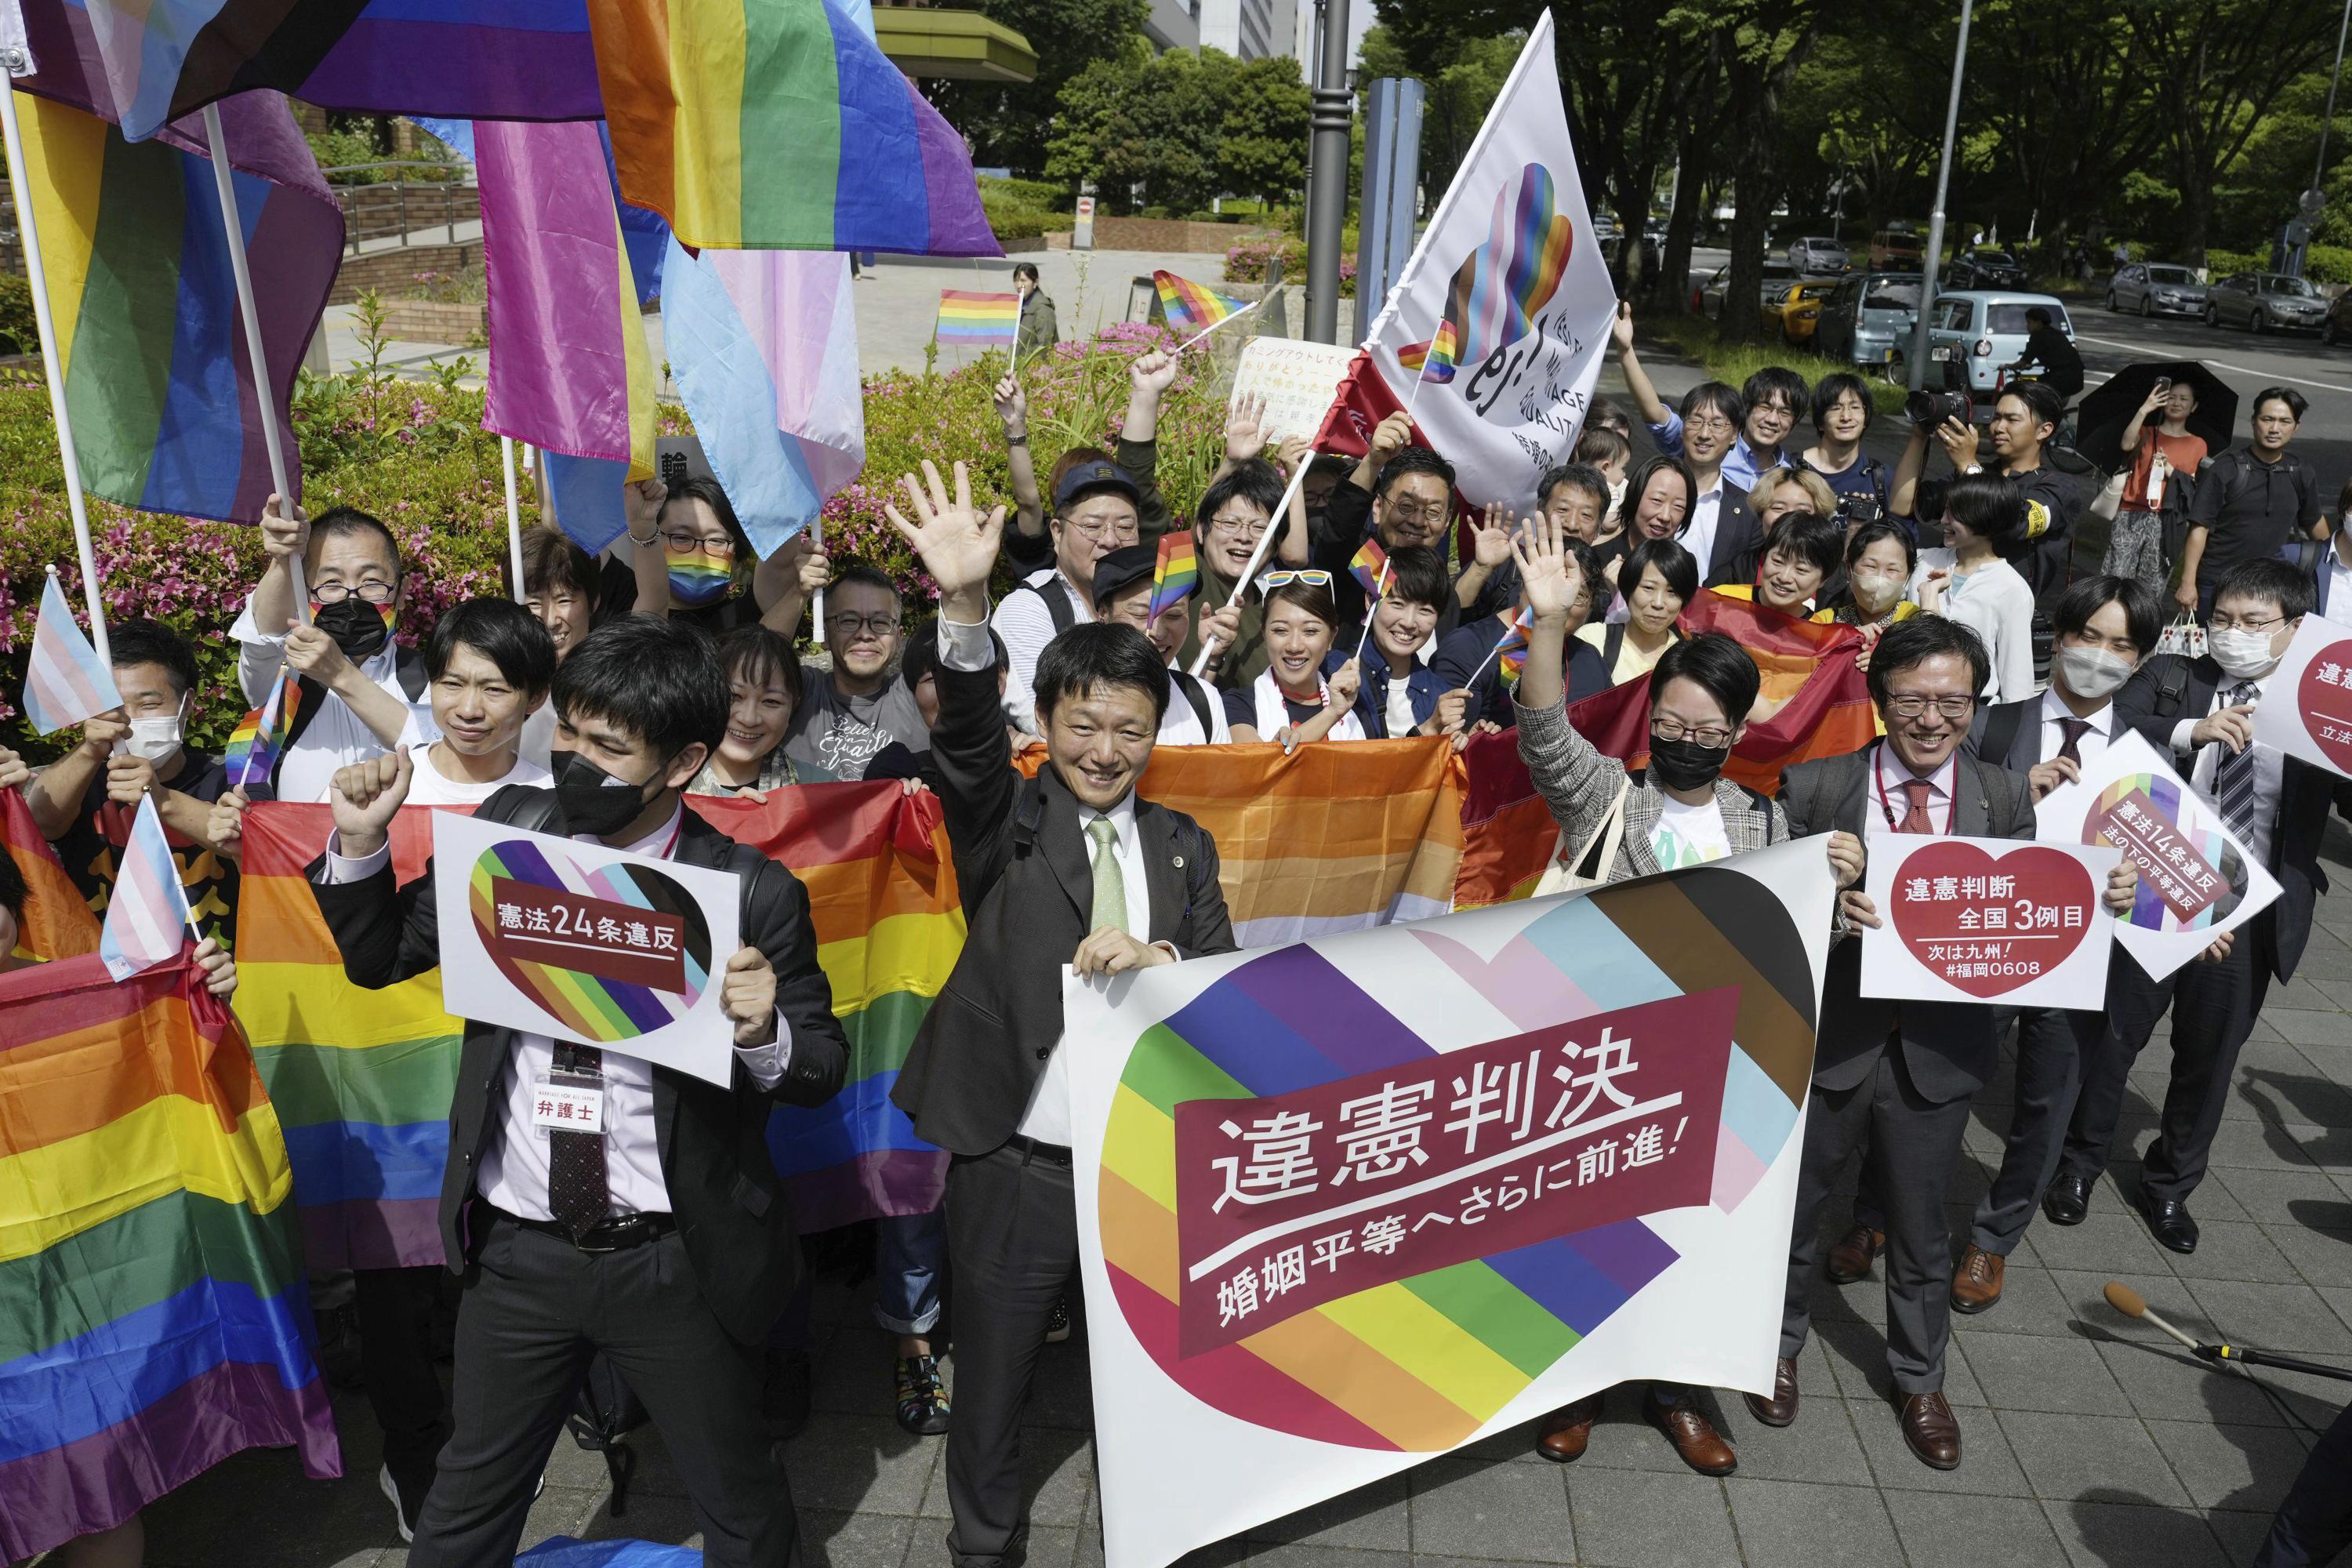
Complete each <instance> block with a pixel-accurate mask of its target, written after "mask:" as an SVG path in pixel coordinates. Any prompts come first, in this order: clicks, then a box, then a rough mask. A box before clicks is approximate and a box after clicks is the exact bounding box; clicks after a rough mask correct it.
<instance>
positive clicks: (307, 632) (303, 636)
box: [286, 620, 352, 687]
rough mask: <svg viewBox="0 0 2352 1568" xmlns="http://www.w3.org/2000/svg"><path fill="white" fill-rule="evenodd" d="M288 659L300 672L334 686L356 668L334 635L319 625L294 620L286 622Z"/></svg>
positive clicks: (325, 684)
mask: <svg viewBox="0 0 2352 1568" xmlns="http://www.w3.org/2000/svg"><path fill="white" fill-rule="evenodd" d="M286 662H287V663H288V664H289V665H291V666H293V668H294V669H295V670H296V672H297V673H299V674H302V675H307V676H309V677H310V679H313V680H315V681H317V682H318V683H319V684H320V685H321V686H327V687H331V686H333V685H334V684H335V682H336V681H337V680H339V679H341V678H342V677H343V676H344V675H346V674H348V673H349V672H350V670H351V668H352V661H351V659H350V658H348V657H347V656H346V655H345V654H344V652H343V650H342V648H341V647H339V646H338V645H337V644H336V642H335V639H334V638H332V637H329V636H328V635H327V634H326V633H324V632H322V631H320V629H319V628H318V627H316V626H305V625H303V624H302V623H301V622H299V621H293V620H289V621H288V622H287V623H286Z"/></svg>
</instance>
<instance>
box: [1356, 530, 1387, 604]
mask: <svg viewBox="0 0 2352 1568" xmlns="http://www.w3.org/2000/svg"><path fill="white" fill-rule="evenodd" d="M1348 570H1349V572H1350V573H1352V574H1354V576H1355V579H1356V581H1357V582H1359V583H1361V584H1363V585H1364V596H1365V597H1366V598H1369V599H1373V600H1377V599H1379V598H1380V596H1381V590H1382V589H1383V588H1384V587H1385V586H1386V584H1387V583H1388V580H1389V552H1387V551H1385V550H1383V549H1381V542H1380V541H1379V540H1377V539H1371V538H1367V539H1366V540H1365V541H1364V542H1363V543H1361V544H1360V545H1358V546H1357V547H1356V553H1355V555H1354V556H1353V557H1352V558H1351V559H1350V560H1349V563H1348Z"/></svg>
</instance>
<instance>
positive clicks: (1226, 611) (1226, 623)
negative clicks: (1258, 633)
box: [1194, 599, 1242, 664]
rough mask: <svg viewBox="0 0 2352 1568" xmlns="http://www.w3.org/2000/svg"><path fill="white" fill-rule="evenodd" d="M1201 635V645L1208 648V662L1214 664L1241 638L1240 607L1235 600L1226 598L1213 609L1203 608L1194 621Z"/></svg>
mask: <svg viewBox="0 0 2352 1568" xmlns="http://www.w3.org/2000/svg"><path fill="white" fill-rule="evenodd" d="M1194 626H1195V629H1196V630H1198V632H1199V633H1200V637H1201V646H1202V647H1205V648H1208V649H1209V650H1211V651H1210V654H1209V662H1210V663H1211V664H1215V663H1218V662H1219V661H1221V660H1222V659H1223V658H1224V657H1225V652H1226V650H1227V649H1229V648H1231V647H1233V646H1234V643H1236V642H1238V641H1240V640H1241V635H1242V607H1241V605H1240V603H1239V602H1238V601H1237V600H1231V599H1229V600H1227V601H1226V602H1225V603H1224V604H1223V605H1219V606H1218V607H1217V608H1216V609H1213V610H1203V611H1202V612H1201V618H1200V619H1199V620H1198V621H1197V622H1195V623H1194Z"/></svg>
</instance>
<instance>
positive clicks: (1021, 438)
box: [1004, 430, 1029, 447]
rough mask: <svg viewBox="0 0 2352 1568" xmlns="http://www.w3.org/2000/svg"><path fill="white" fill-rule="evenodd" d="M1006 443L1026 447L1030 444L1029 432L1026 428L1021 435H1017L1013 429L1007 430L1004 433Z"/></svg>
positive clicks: (1009, 445)
mask: <svg viewBox="0 0 2352 1568" xmlns="http://www.w3.org/2000/svg"><path fill="white" fill-rule="evenodd" d="M1004 444H1005V445H1006V446H1008V447H1026V446H1027V445H1028V444H1029V432H1027V431H1026V430H1024V431H1023V432H1022V433H1021V434H1020V435H1018V436H1015V435H1014V434H1013V432H1012V431H1010V430H1007V431H1006V432H1005V433H1004Z"/></svg>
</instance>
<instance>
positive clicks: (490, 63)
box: [19, 0, 604, 141]
mask: <svg viewBox="0 0 2352 1568" xmlns="http://www.w3.org/2000/svg"><path fill="white" fill-rule="evenodd" d="M23 9H24V14H25V30H26V35H27V37H28V41H29V42H30V43H31V46H32V54H33V58H34V60H35V62H36V63H37V64H38V65H39V66H40V67H41V69H40V70H39V71H38V72H37V73H36V74H35V75H34V76H32V77H29V78H26V79H23V80H22V81H21V82H20V83H19V85H21V86H23V87H24V88H26V89H27V90H28V91H32V92H37V93H42V94H44V95H46V96H49V97H62V98H64V99H65V100H66V101H68V102H73V103H75V104H77V106H78V107H79V108H83V109H87V110H90V111H91V112H93V113H95V114H98V115H100V116H101V117H103V118H105V119H108V120H112V121H119V122H120V123H121V126H122V130H123V134H124V135H126V136H128V137H130V138H131V140H133V141H139V140H142V139H144V138H146V137H148V136H151V135H152V134H154V133H155V132H157V131H158V130H160V129H161V128H162V127H163V124H164V122H165V121H171V120H176V119H178V118H179V117H181V116H182V115H184V114H193V113H194V112H195V111H196V110H199V109H202V108H203V107H204V106H205V104H207V103H211V102H213V101H215V100H219V99H225V98H227V97H229V96H231V95H233V94H236V93H239V92H244V91H246V90H247V89H252V88H257V87H267V88H276V89H278V90H279V91H281V92H284V93H287V94H289V95H290V96H292V97H295V98H299V99H300V100H302V101H304V102H305V103H312V104H316V105H318V106H319V107H320V108H321V109H331V110H340V111H342V112H344V113H350V114H411V115H442V116H448V117H453V118H457V119H469V118H472V117H475V116H479V117H481V118H482V119H485V120H594V119H596V118H597V117H599V116H600V115H602V114H603V113H604V105H603V100H602V99H601V97H600V96H599V94H598V91H597V87H596V59H595V56H594V54H593V51H592V50H591V48H590V44H589V34H588V10H587V6H586V5H584V4H583V0H467V4H464V5H453V4H451V3H450V0H366V3H365V4H363V5H353V4H351V3H350V0H341V3H338V4H327V5H320V4H297V3H295V0H26V4H25V5H24V7H23ZM76 62H79V63H78V64H77V63H76ZM61 66H65V67H69V68H62V69H61Z"/></svg>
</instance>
